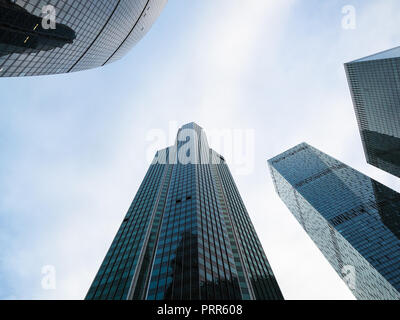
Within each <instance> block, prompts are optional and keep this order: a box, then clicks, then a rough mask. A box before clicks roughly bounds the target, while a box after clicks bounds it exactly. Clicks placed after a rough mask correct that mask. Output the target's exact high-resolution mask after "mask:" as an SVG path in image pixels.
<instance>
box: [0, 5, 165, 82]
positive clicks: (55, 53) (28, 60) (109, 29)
mask: <svg viewBox="0 0 400 320" xmlns="http://www.w3.org/2000/svg"><path fill="white" fill-rule="evenodd" d="M166 1H167V0H74V1H69V0H0V77H17V76H34V75H45V74H57V73H67V72H74V71H80V70H85V69H91V68H95V67H100V66H103V65H105V64H107V63H110V62H113V61H115V60H118V59H119V58H121V57H122V56H123V55H125V54H126V53H127V52H128V51H129V50H130V49H131V48H132V47H133V46H134V45H135V44H136V43H137V42H138V41H139V40H140V39H141V38H142V37H143V36H144V35H145V34H146V32H147V31H148V30H149V29H150V27H151V26H152V24H153V22H154V21H155V20H156V19H157V17H158V16H159V14H160V12H161V10H162V9H163V7H164V5H165V3H166Z"/></svg>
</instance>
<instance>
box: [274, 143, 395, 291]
mask: <svg viewBox="0 0 400 320" xmlns="http://www.w3.org/2000/svg"><path fill="white" fill-rule="evenodd" d="M268 164H269V168H270V171H271V176H272V179H273V181H274V185H275V189H276V192H277V193H278V195H279V196H280V198H281V199H282V201H283V202H284V203H285V205H286V206H287V207H288V208H289V210H290V211H291V212H292V214H293V215H294V216H295V218H296V219H297V220H298V221H299V223H300V224H301V225H302V226H303V228H304V230H305V231H306V232H307V233H308V235H309V236H310V237H311V239H312V240H313V241H314V242H315V244H316V245H317V246H318V248H319V249H320V250H321V252H322V253H323V254H324V256H325V257H326V258H327V259H328V261H329V263H330V264H331V265H332V267H333V268H334V269H335V270H336V272H337V273H338V274H339V275H340V276H341V277H342V278H343V280H344V281H345V282H346V284H347V285H348V286H349V288H350V289H351V290H352V292H353V294H354V296H355V297H356V298H358V299H400V194H399V193H397V192H395V191H393V190H391V189H389V188H387V187H385V186H384V185H382V184H380V183H379V182H377V181H375V180H373V179H371V178H369V177H367V176H365V175H363V174H362V173H360V172H358V171H356V170H354V169H353V168H351V167H349V166H347V165H345V164H344V163H342V162H340V161H338V160H336V159H334V158H332V157H330V156H328V155H327V154H325V153H323V152H321V151H319V150H317V149H315V148H313V147H311V146H309V145H308V144H306V143H302V144H300V145H298V146H296V147H294V148H292V149H290V150H288V151H286V152H284V153H282V154H280V155H278V156H276V157H274V158H272V159H270V160H268Z"/></svg>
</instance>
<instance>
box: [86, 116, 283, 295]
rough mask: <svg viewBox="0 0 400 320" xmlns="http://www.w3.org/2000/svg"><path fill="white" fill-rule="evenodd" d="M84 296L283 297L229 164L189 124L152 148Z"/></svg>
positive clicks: (197, 129) (195, 128) (199, 131)
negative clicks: (172, 140)
mask: <svg viewBox="0 0 400 320" xmlns="http://www.w3.org/2000/svg"><path fill="white" fill-rule="evenodd" d="M86 299H149V300H162V299H165V300H171V299H172V300H189V299H191V300H195V299H196V300H198V299H201V300H205V299H208V300H210V299H232V300H241V299H245V300H248V299H260V300H265V299H283V297H282V294H281V291H280V289H279V286H278V284H277V282H276V280H275V277H274V274H273V272H272V270H271V267H270V265H269V263H268V260H267V258H266V256H265V253H264V251H263V249H262V246H261V244H260V241H259V239H258V237H257V234H256V232H255V229H254V227H253V225H252V223H251V221H250V217H249V215H248V213H247V211H246V208H245V206H244V204H243V201H242V199H241V197H240V194H239V191H238V189H237V188H236V185H235V183H234V180H233V178H232V175H231V173H230V171H229V168H228V166H227V165H226V163H225V160H224V158H223V157H222V156H221V155H219V154H217V153H216V152H215V151H214V150H212V149H210V148H209V146H208V142H207V138H206V136H205V134H204V131H203V129H202V128H201V127H199V126H198V125H197V124H195V123H189V124H186V125H184V126H183V127H181V128H180V129H179V131H178V135H177V138H176V142H175V145H174V146H172V147H169V148H167V149H163V150H160V151H158V152H157V154H156V156H155V158H154V160H153V162H152V164H151V165H150V168H149V170H148V172H147V174H146V176H145V178H144V181H143V182H142V184H141V186H140V188H139V190H138V192H137V194H136V196H135V198H134V200H133V202H132V205H131V207H130V208H129V210H128V213H127V214H126V216H125V218H124V220H123V222H122V224H121V227H120V228H119V230H118V233H117V235H116V236H115V238H114V241H113V243H112V245H111V247H110V249H109V251H108V253H107V255H106V257H105V258H104V261H103V263H102V265H101V267H100V270H99V271H98V273H97V275H96V277H95V279H94V281H93V283H92V286H91V287H90V289H89V292H88V294H87V296H86Z"/></svg>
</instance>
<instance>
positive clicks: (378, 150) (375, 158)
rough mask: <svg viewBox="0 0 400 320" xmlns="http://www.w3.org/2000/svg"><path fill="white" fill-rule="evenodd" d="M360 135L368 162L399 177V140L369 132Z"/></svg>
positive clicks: (365, 131) (364, 131)
mask: <svg viewBox="0 0 400 320" xmlns="http://www.w3.org/2000/svg"><path fill="white" fill-rule="evenodd" d="M362 135H363V137H364V140H365V145H366V149H367V157H368V158H369V162H370V163H371V164H374V165H375V166H377V167H379V168H381V169H383V170H385V171H387V172H390V173H392V174H393V175H395V176H397V177H400V138H398V137H394V136H390V135H387V134H383V133H379V132H376V131H369V130H363V131H362Z"/></svg>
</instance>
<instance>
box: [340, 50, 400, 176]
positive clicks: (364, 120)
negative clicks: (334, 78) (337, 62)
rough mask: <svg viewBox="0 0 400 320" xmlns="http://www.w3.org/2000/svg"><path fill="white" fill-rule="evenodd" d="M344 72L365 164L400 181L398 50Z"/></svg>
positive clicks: (356, 63) (347, 66) (350, 65)
mask: <svg viewBox="0 0 400 320" xmlns="http://www.w3.org/2000/svg"><path fill="white" fill-rule="evenodd" d="M345 69H346V74H347V79H348V82H349V87H350V91H351V95H352V98H353V103H354V108H355V111H356V116H357V121H358V126H359V129H360V133H361V140H362V143H363V147H364V152H365V156H366V158H367V162H368V163H370V164H372V165H374V166H376V167H378V168H380V169H382V170H385V171H387V172H389V173H391V174H393V175H395V176H397V177H400V47H397V48H394V49H391V50H388V51H384V52H381V53H377V54H374V55H372V56H369V57H366V58H362V59H359V60H355V61H353V62H349V63H346V64H345Z"/></svg>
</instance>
